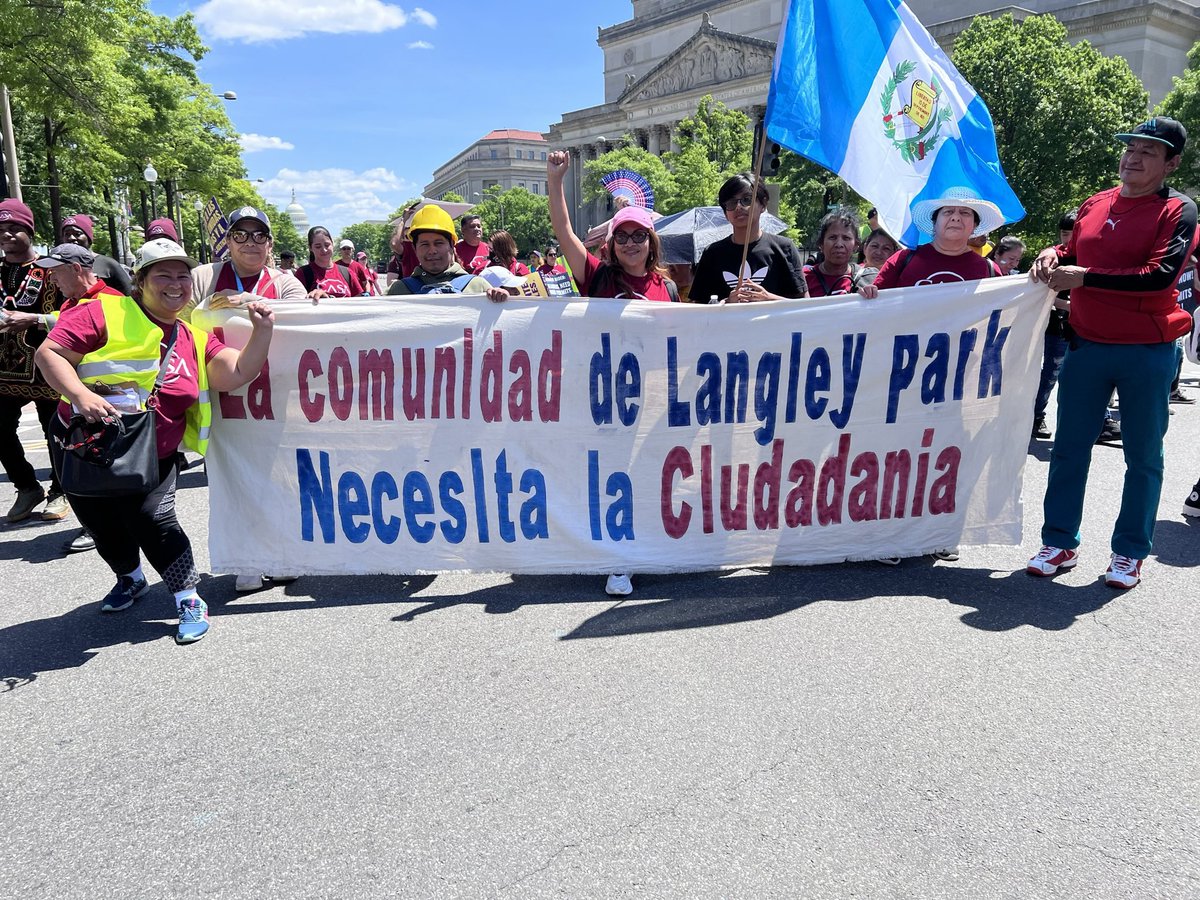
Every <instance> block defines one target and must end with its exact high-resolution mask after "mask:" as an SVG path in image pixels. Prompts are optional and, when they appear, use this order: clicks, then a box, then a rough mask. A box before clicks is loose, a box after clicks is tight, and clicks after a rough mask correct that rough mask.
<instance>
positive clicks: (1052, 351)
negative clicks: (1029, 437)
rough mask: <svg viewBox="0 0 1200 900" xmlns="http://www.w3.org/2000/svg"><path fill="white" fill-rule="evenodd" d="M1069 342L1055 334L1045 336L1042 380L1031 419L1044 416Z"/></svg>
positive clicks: (1039, 383)
mask: <svg viewBox="0 0 1200 900" xmlns="http://www.w3.org/2000/svg"><path fill="white" fill-rule="evenodd" d="M1068 346H1069V342H1068V341H1067V339H1066V338H1065V337H1062V336H1061V335H1057V334H1048V335H1046V343H1045V350H1044V351H1043V354H1042V380H1041V381H1039V382H1038V390H1037V399H1036V400H1035V401H1034V402H1033V418H1034V419H1035V420H1036V419H1040V418H1041V417H1042V416H1044V415H1046V405H1047V404H1048V403H1049V402H1050V392H1051V391H1052V390H1054V385H1055V384H1056V383H1057V382H1058V370H1059V369H1061V368H1062V364H1063V357H1065V356H1066V355H1067V347H1068Z"/></svg>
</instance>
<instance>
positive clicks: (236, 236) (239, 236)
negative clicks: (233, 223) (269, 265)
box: [229, 228, 271, 244]
mask: <svg viewBox="0 0 1200 900" xmlns="http://www.w3.org/2000/svg"><path fill="white" fill-rule="evenodd" d="M229 236H230V237H231V238H233V242H234V243H235V244H244V243H246V241H248V240H250V239H251V238H253V239H254V243H256V244H265V243H266V242H267V241H269V240H270V239H271V236H270V235H269V234H267V233H266V232H265V231H243V230H242V229H241V228H235V229H233V231H231V232H229Z"/></svg>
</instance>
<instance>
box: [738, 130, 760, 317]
mask: <svg viewBox="0 0 1200 900" xmlns="http://www.w3.org/2000/svg"><path fill="white" fill-rule="evenodd" d="M766 152H767V123H766V122H763V127H762V139H761V140H760V141H759V142H758V153H757V154H755V157H754V187H753V189H752V190H751V191H750V220H751V221H753V220H754V204H755V203H757V202H758V186H759V185H760V184H762V161H763V156H764V155H765V154H766ZM752 230H753V227H751V228H748V229H747V230H746V243H744V244H742V264H741V265H740V266H738V283H737V287H736V288H734V291H733V293H734V294H735V295H736V294H737V293H738V292H739V291H741V289H742V282H743V281H745V279H746V258H747V257H748V256H749V255H750V232H751V231H752Z"/></svg>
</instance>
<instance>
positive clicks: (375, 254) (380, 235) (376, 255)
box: [338, 222, 392, 265]
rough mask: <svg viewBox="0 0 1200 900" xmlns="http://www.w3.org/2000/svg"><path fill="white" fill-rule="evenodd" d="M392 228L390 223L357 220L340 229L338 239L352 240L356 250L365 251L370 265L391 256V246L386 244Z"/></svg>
mask: <svg viewBox="0 0 1200 900" xmlns="http://www.w3.org/2000/svg"><path fill="white" fill-rule="evenodd" d="M391 236H392V229H391V226H390V225H387V224H383V225H380V224H379V223H376V222H359V223H357V224H355V225H347V226H346V227H345V228H343V229H342V233H341V234H340V235H338V240H339V241H354V246H355V247H356V248H357V249H358V250H363V251H366V254H367V256H368V258H369V259H370V260H371V265H375V263H377V262H379V261H380V260H381V259H382V260H387V259H389V258H391V255H392V248H391V245H389V244H388V241H389V240H390V239H391Z"/></svg>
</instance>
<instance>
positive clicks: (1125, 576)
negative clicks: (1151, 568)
mask: <svg viewBox="0 0 1200 900" xmlns="http://www.w3.org/2000/svg"><path fill="white" fill-rule="evenodd" d="M1141 580H1142V560H1140V559H1134V558H1133V557H1131V556H1121V555H1120V554H1119V553H1114V554H1113V555H1112V562H1110V563H1109V564H1108V571H1107V572H1105V573H1104V583H1105V584H1107V585H1108V586H1109V587H1115V588H1123V589H1126V590H1128V589H1129V588H1131V587H1136V586H1137V583H1138V582H1139V581H1141Z"/></svg>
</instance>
